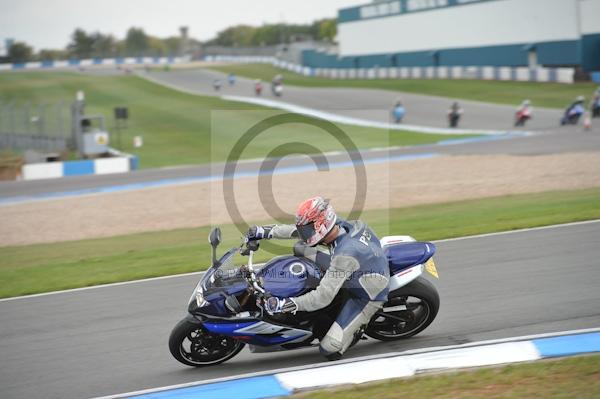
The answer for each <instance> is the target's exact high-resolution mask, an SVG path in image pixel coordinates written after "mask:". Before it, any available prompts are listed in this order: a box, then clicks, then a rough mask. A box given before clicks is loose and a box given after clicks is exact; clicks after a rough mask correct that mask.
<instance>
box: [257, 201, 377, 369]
mask: <svg viewBox="0 0 600 399" xmlns="http://www.w3.org/2000/svg"><path fill="white" fill-rule="evenodd" d="M246 238H247V240H248V241H253V240H260V239H270V238H300V240H301V241H300V242H298V243H297V244H296V245H295V247H294V252H295V253H296V254H297V255H299V256H304V257H306V258H308V259H310V260H312V261H314V262H315V263H317V265H318V266H320V267H321V268H323V269H326V271H325V276H324V277H323V278H322V279H321V281H320V282H319V285H318V286H317V288H316V289H315V290H313V291H310V292H308V293H306V294H304V295H301V296H298V297H294V298H277V297H270V298H268V299H267V300H266V301H265V303H264V304H263V306H264V308H265V310H266V311H267V312H269V313H271V314H274V313H287V312H291V313H295V312H297V311H304V312H312V311H316V310H319V309H322V308H324V307H326V306H327V305H329V304H330V303H331V302H332V301H333V299H334V298H335V297H336V295H337V293H338V292H339V291H340V289H342V288H343V289H345V290H346V292H347V294H348V295H347V299H346V301H345V303H344V305H343V306H342V309H341V310H340V312H339V314H338V315H337V318H336V320H335V322H334V323H333V324H332V325H331V327H330V328H329V331H328V332H327V334H326V335H325V337H323V339H322V340H321V342H320V350H321V353H322V354H324V355H325V356H326V357H327V358H328V359H330V360H336V359H339V358H341V357H342V354H343V353H344V352H345V351H346V350H347V349H348V348H349V347H350V346H351V345H352V344H353V343H354V342H356V340H358V339H359V338H360V337H361V336H362V331H363V328H364V326H366V325H367V324H368V323H369V321H370V320H371V318H372V317H373V315H374V314H375V313H376V312H377V311H378V310H379V309H380V308H381V307H382V306H383V304H384V302H385V301H386V300H387V295H388V288H387V287H388V280H389V268H388V262H387V259H386V256H385V254H384V253H383V250H382V249H381V244H380V243H379V240H378V239H377V237H376V236H375V233H373V231H372V230H371V229H370V228H369V227H368V226H367V225H366V224H364V223H363V222H361V221H345V220H341V219H338V218H337V215H336V213H335V211H334V209H333V207H332V206H331V205H330V204H329V202H327V201H325V200H324V199H323V198H321V197H313V198H310V199H308V200H306V201H304V202H302V203H301V204H300V206H299V207H298V211H297V213H296V224H295V225H272V226H253V227H250V229H249V230H248V234H247V236H246ZM319 244H321V245H324V246H326V247H327V249H328V250H329V251H326V250H325V249H324V248H315V247H316V246H317V245H319Z"/></svg>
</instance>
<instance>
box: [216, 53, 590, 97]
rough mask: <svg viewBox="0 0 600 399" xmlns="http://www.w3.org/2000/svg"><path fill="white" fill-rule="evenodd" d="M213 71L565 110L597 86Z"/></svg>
mask: <svg viewBox="0 0 600 399" xmlns="http://www.w3.org/2000/svg"><path fill="white" fill-rule="evenodd" d="M209 68H210V69H213V70H217V71H221V72H225V73H231V72H232V73H235V74H236V75H239V76H245V77H248V78H252V79H263V80H265V81H267V82H270V81H271V79H273V76H275V75H276V74H278V73H279V74H281V75H283V78H284V82H285V84H288V85H293V86H307V87H355V88H371V89H383V90H392V91H403V92H407V93H417V94H429V95H433V96H440V97H448V98H453V99H456V98H461V99H465V100H476V101H485V102H491V103H498V104H510V105H514V106H515V107H516V106H517V105H518V104H520V103H521V101H523V100H524V99H526V98H528V99H530V100H531V101H532V103H533V105H534V106H538V107H549V108H565V107H566V106H567V105H569V104H570V103H571V102H572V101H573V100H574V99H575V97H577V96H580V95H582V96H586V97H587V98H588V99H589V98H590V97H591V95H592V93H593V92H594V90H596V88H597V84H594V83H574V84H562V83H539V82H500V81H482V80H467V79H460V80H450V79H433V80H426V79H422V80H421V79H335V80H334V79H327V78H317V77H306V76H303V75H300V74H297V73H295V72H290V71H286V70H283V69H279V68H275V67H273V66H272V65H269V64H232V65H220V66H210V67H209Z"/></svg>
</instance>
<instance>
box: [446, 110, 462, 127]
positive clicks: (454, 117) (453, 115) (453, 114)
mask: <svg viewBox="0 0 600 399" xmlns="http://www.w3.org/2000/svg"><path fill="white" fill-rule="evenodd" d="M460 115H461V112H458V111H450V112H448V124H449V126H450V127H457V126H458V121H459V120H460Z"/></svg>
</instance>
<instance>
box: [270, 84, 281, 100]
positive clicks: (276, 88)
mask: <svg viewBox="0 0 600 399" xmlns="http://www.w3.org/2000/svg"><path fill="white" fill-rule="evenodd" d="M271 91H272V92H273V95H275V97H281V95H282V94H283V85H282V84H272V85H271Z"/></svg>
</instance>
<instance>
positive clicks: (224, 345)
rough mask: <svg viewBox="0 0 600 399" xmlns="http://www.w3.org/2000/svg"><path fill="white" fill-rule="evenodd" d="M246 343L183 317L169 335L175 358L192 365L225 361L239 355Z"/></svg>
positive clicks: (207, 364)
mask: <svg viewBox="0 0 600 399" xmlns="http://www.w3.org/2000/svg"><path fill="white" fill-rule="evenodd" d="M243 348H244V343H243V342H240V341H237V340H235V339H233V338H231V337H228V336H226V335H218V334H212V333H210V332H209V331H207V330H206V329H205V328H204V327H202V325H201V324H199V323H193V322H191V321H189V320H188V319H183V320H181V321H180V322H179V323H177V324H176V325H175V327H174V328H173V331H171V336H170V337H169V350H170V351H171V354H172V355H173V357H174V358H175V359H177V360H178V361H179V362H181V363H183V364H185V365H186V366H192V367H205V366H212V365H215V364H219V363H223V362H224V361H227V360H229V359H231V358H232V357H234V356H235V355H237V354H238V353H239V352H240V351H241V350H242V349H243Z"/></svg>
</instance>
